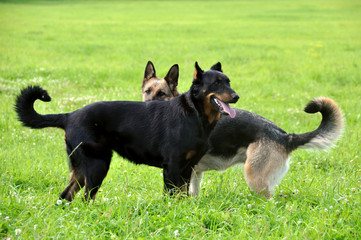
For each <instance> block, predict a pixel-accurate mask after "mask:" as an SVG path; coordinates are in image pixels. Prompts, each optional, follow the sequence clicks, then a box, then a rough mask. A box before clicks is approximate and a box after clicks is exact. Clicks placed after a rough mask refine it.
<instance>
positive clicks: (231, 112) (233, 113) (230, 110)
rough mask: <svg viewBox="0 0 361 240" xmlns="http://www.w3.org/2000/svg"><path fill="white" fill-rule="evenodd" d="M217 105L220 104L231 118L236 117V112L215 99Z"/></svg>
mask: <svg viewBox="0 0 361 240" xmlns="http://www.w3.org/2000/svg"><path fill="white" fill-rule="evenodd" d="M217 100H218V102H219V103H221V105H222V108H223V110H224V111H225V112H226V113H227V114H228V115H229V116H230V117H231V118H234V117H235V116H236V111H235V110H234V109H233V108H231V107H230V106H229V105H228V104H227V103H224V102H222V101H221V100H219V99H217Z"/></svg>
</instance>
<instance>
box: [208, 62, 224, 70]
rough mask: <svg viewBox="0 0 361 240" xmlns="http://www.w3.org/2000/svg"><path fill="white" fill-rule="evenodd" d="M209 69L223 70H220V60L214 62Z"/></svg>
mask: <svg viewBox="0 0 361 240" xmlns="http://www.w3.org/2000/svg"><path fill="white" fill-rule="evenodd" d="M211 70H216V71H218V72H223V71H222V65H221V63H220V62H217V63H216V64H214V65H213V66H212V67H211Z"/></svg>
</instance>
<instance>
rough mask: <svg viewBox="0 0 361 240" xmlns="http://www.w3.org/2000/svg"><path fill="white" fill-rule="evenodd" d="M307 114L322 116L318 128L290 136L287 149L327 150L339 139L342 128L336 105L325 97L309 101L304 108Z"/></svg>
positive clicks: (341, 118)
mask: <svg viewBox="0 0 361 240" xmlns="http://www.w3.org/2000/svg"><path fill="white" fill-rule="evenodd" d="M305 112H307V113H317V112H320V113H321V114H322V121H321V124H320V125H319V127H318V128H317V129H316V130H314V131H312V132H307V133H303V134H290V135H289V147H290V149H291V150H295V149H296V148H305V149H321V150H327V149H328V148H330V147H332V146H333V145H334V143H335V142H336V141H337V140H338V139H339V138H340V137H341V135H342V132H343V127H344V118H343V114H342V111H341V109H340V108H339V107H338V105H337V103H336V102H335V101H334V100H332V99H330V98H325V97H319V98H315V99H313V100H311V101H310V102H309V103H308V104H307V106H306V107H305Z"/></svg>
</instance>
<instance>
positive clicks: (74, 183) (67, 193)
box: [60, 170, 85, 202]
mask: <svg viewBox="0 0 361 240" xmlns="http://www.w3.org/2000/svg"><path fill="white" fill-rule="evenodd" d="M84 183H85V182H84V176H83V175H82V174H81V173H79V172H76V171H75V170H72V172H71V173H70V180H69V184H68V186H66V188H65V189H64V191H63V192H62V193H61V194H60V198H62V199H65V200H67V201H69V202H71V201H72V200H73V199H74V196H75V194H76V193H77V192H78V191H79V190H80V189H81V188H82V187H84Z"/></svg>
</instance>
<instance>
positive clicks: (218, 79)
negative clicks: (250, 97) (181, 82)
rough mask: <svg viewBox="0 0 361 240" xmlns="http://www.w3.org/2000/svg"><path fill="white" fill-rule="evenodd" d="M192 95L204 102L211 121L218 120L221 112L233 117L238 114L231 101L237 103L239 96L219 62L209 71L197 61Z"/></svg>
mask: <svg viewBox="0 0 361 240" xmlns="http://www.w3.org/2000/svg"><path fill="white" fill-rule="evenodd" d="M191 95H192V97H194V98H195V99H197V101H198V102H202V105H203V110H204V113H205V114H206V115H207V116H208V121H209V122H210V123H212V122H213V121H214V120H218V119H219V118H220V116H221V114H228V115H229V116H230V117H231V118H233V117H234V116H235V115H236V112H235V110H234V109H232V108H231V107H230V106H229V103H236V102H237V101H238V99H239V96H238V94H237V93H236V92H235V91H234V90H233V89H232V88H231V86H230V81H229V78H228V77H227V76H226V75H225V74H223V72H222V66H221V63H219V62H218V63H216V64H215V65H214V66H212V67H211V69H210V70H208V71H203V70H202V69H201V68H200V67H199V66H198V63H197V62H196V63H195V71H194V75H193V84H192V87H191Z"/></svg>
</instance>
